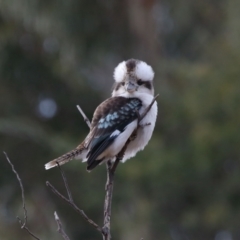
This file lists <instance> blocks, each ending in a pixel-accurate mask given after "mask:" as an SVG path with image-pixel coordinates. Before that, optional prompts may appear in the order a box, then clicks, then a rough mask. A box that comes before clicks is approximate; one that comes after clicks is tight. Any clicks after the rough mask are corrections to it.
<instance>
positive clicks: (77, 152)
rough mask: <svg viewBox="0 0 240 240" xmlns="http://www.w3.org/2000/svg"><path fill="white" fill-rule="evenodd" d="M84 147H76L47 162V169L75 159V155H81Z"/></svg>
mask: <svg viewBox="0 0 240 240" xmlns="http://www.w3.org/2000/svg"><path fill="white" fill-rule="evenodd" d="M82 151H83V149H82V148H75V149H73V150H72V151H70V152H68V153H66V154H64V155H62V156H61V157H58V158H56V159H54V160H52V161H50V162H48V163H46V164H45V169H46V170H48V169H50V168H53V167H56V166H58V164H59V165H63V164H65V163H67V162H69V161H71V160H73V159H74V158H75V157H77V156H79V155H81V153H82ZM79 158H81V156H79Z"/></svg>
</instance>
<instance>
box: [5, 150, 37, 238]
mask: <svg viewBox="0 0 240 240" xmlns="http://www.w3.org/2000/svg"><path fill="white" fill-rule="evenodd" d="M3 153H4V155H5V157H6V159H7V161H8V163H9V164H10V166H11V168H12V171H13V173H14V174H15V175H16V177H17V180H18V183H19V185H20V188H21V193H22V208H23V214H24V221H22V220H21V219H20V218H19V217H18V216H17V217H16V218H17V220H18V222H19V224H20V225H21V229H24V230H26V231H27V232H28V234H29V235H31V236H32V237H33V238H35V239H38V240H40V238H38V237H36V236H35V235H34V234H33V233H32V232H31V231H30V230H29V228H28V227H27V226H26V225H27V220H28V217H27V209H26V204H25V196H24V187H23V184H22V180H21V178H20V177H19V175H18V172H17V171H16V170H15V168H14V165H13V164H12V162H11V161H10V159H9V157H8V155H7V153H6V152H3Z"/></svg>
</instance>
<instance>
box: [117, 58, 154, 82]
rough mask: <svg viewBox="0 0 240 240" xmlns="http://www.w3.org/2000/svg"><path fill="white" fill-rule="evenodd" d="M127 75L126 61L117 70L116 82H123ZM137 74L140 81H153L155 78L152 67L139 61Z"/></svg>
mask: <svg viewBox="0 0 240 240" xmlns="http://www.w3.org/2000/svg"><path fill="white" fill-rule="evenodd" d="M126 74H127V67H126V61H123V62H121V63H119V64H118V66H117V67H116V68H115V70H114V73H113V77H114V79H115V81H116V82H122V81H123V79H124V77H125V76H126ZM135 74H136V77H137V78H138V79H141V80H143V81H152V80H153V78H154V72H153V69H152V67H151V66H149V65H148V64H147V63H145V62H143V61H137V64H136V69H135Z"/></svg>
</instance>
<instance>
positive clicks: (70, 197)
mask: <svg viewBox="0 0 240 240" xmlns="http://www.w3.org/2000/svg"><path fill="white" fill-rule="evenodd" d="M57 165H58V168H59V170H60V172H61V174H62V178H63V181H64V185H65V188H66V190H67V194H68V198H69V201H71V202H73V198H72V193H71V191H70V188H69V186H68V182H67V178H66V176H65V173H64V171H63V170H62V168H61V167H60V165H59V163H58V162H57Z"/></svg>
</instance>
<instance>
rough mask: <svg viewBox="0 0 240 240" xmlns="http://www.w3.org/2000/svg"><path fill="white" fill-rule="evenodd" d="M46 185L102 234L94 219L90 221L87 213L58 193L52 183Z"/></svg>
mask: <svg viewBox="0 0 240 240" xmlns="http://www.w3.org/2000/svg"><path fill="white" fill-rule="evenodd" d="M46 185H47V186H48V187H50V189H51V190H52V192H53V193H54V194H56V195H57V196H58V197H60V198H62V199H63V200H64V201H65V202H67V203H68V204H69V205H70V206H71V207H72V208H73V209H74V210H75V211H76V212H77V213H79V214H80V215H81V216H82V217H83V218H84V219H85V220H86V221H87V222H88V223H89V224H91V225H92V226H94V227H95V228H96V229H97V230H98V231H99V232H101V233H102V228H101V227H99V226H98V225H97V224H96V223H95V222H94V221H93V220H92V219H90V218H89V217H88V216H87V215H86V213H85V212H84V211H83V210H81V209H80V208H78V207H77V205H76V204H75V203H74V202H71V201H70V200H69V199H67V198H66V197H64V196H63V195H62V194H61V193H60V192H58V190H57V189H56V188H55V187H54V186H53V185H52V184H51V183H50V182H48V181H47V182H46Z"/></svg>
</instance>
